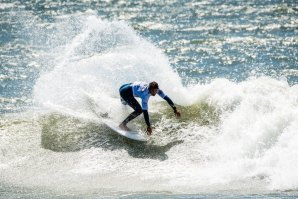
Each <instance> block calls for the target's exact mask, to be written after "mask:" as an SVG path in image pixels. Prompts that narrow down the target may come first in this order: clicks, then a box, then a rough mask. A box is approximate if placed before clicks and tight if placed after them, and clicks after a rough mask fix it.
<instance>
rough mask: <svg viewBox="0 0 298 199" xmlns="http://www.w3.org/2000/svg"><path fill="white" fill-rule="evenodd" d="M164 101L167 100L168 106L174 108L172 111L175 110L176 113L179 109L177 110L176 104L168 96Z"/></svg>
mask: <svg viewBox="0 0 298 199" xmlns="http://www.w3.org/2000/svg"><path fill="white" fill-rule="evenodd" d="M164 100H166V101H167V102H168V104H169V105H170V106H171V107H172V109H173V110H174V111H176V110H177V108H176V106H175V104H174V102H173V101H172V100H171V99H170V98H169V97H168V96H167V95H166V96H165V97H164Z"/></svg>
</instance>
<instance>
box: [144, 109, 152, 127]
mask: <svg viewBox="0 0 298 199" xmlns="http://www.w3.org/2000/svg"><path fill="white" fill-rule="evenodd" d="M143 115H144V119H145V122H146V124H147V126H151V124H150V120H149V114H148V110H143Z"/></svg>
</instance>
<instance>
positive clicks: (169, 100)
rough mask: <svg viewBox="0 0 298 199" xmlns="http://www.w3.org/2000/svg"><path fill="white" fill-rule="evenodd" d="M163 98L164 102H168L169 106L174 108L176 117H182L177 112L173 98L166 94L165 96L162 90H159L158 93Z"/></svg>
mask: <svg viewBox="0 0 298 199" xmlns="http://www.w3.org/2000/svg"><path fill="white" fill-rule="evenodd" d="M157 94H158V95H159V96H160V97H161V98H163V99H164V100H166V101H167V102H168V104H169V105H170V106H171V107H172V109H173V110H174V113H175V115H176V116H178V117H180V115H181V114H180V112H179V111H178V110H177V108H176V106H175V104H174V102H173V101H172V100H171V98H169V97H168V96H167V95H166V94H164V92H163V91H162V90H158V93H157Z"/></svg>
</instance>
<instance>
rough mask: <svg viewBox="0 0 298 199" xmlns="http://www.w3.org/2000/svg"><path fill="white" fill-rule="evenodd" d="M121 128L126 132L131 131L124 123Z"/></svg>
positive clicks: (120, 125)
mask: <svg viewBox="0 0 298 199" xmlns="http://www.w3.org/2000/svg"><path fill="white" fill-rule="evenodd" d="M119 128H120V129H122V130H124V131H130V129H129V128H128V127H127V126H126V125H125V124H123V123H121V124H119Z"/></svg>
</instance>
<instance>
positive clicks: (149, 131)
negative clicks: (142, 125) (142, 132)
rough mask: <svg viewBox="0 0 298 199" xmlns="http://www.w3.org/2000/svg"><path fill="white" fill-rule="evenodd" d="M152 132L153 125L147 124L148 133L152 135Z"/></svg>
mask: <svg viewBox="0 0 298 199" xmlns="http://www.w3.org/2000/svg"><path fill="white" fill-rule="evenodd" d="M151 133H152V128H151V126H147V135H151Z"/></svg>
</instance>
